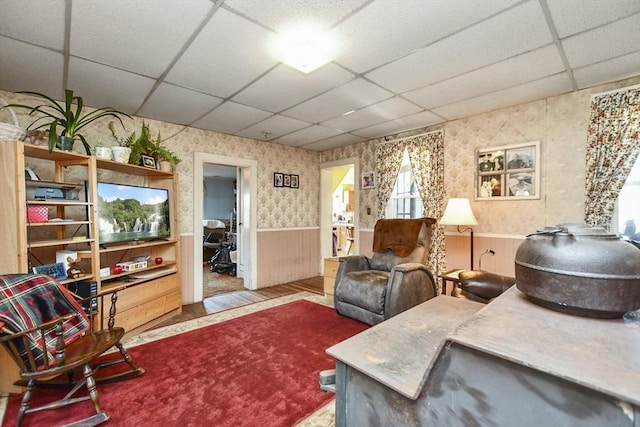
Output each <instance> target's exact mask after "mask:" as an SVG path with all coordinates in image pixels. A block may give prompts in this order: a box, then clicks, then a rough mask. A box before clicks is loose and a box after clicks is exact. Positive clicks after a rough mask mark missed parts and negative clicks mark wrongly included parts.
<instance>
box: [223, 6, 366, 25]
mask: <svg viewBox="0 0 640 427" xmlns="http://www.w3.org/2000/svg"><path fill="white" fill-rule="evenodd" d="M367 1H368V0H340V1H326V0H325V1H318V0H298V1H296V2H295V4H292V2H291V0H269V1H264V0H226V1H225V2H224V7H227V8H231V9H233V10H235V11H237V12H239V13H241V14H243V15H245V16H248V17H249V18H251V19H253V20H254V21H257V22H260V23H261V24H263V25H264V26H266V27H269V28H271V29H272V30H274V31H282V30H283V29H286V28H287V27H288V26H289V25H291V24H298V23H300V22H303V23H305V24H307V25H314V26H317V27H319V28H325V29H326V28H329V27H331V26H333V25H335V24H336V23H337V22H339V21H341V20H342V19H344V18H345V17H346V16H347V15H348V14H350V13H351V12H353V11H354V10H356V9H357V8H359V7H360V6H361V5H363V4H364V3H366V2H367Z"/></svg>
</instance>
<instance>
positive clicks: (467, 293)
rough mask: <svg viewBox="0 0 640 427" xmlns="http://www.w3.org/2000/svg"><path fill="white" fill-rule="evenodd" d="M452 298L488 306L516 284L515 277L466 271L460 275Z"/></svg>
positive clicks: (482, 271)
mask: <svg viewBox="0 0 640 427" xmlns="http://www.w3.org/2000/svg"><path fill="white" fill-rule="evenodd" d="M458 280H459V282H460V283H459V284H458V283H456V284H455V285H454V287H453V290H452V291H451V296H453V297H457V298H466V299H468V300H471V301H477V302H481V303H484V304H487V303H488V302H490V301H491V300H492V299H494V298H496V297H498V296H499V295H500V294H502V293H503V292H504V291H506V290H507V289H509V288H510V287H511V286H513V285H514V284H515V283H516V279H515V278H514V277H509V276H503V275H501V274H496V273H490V272H488V271H484V270H465V271H461V272H460V274H459V275H458Z"/></svg>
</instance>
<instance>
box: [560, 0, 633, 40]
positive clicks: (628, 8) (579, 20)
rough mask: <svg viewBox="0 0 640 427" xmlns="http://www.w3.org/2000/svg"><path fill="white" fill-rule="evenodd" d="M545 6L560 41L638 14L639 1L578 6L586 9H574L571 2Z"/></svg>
mask: <svg viewBox="0 0 640 427" xmlns="http://www.w3.org/2000/svg"><path fill="white" fill-rule="evenodd" d="M585 3H587V4H585ZM547 5H548V6H549V10H550V11H551V18H552V19H553V23H554V25H555V27H556V30H557V31H558V36H559V37H560V38H561V39H563V38H565V37H568V36H571V35H573V34H577V33H580V32H582V31H585V30H588V29H591V28H594V27H599V26H601V25H604V24H608V23H610V22H613V21H616V20H618V19H621V18H626V17H627V16H630V15H633V14H635V13H638V12H640V1H636V0H606V1H602V0H600V1H598V0H595V1H594V0H590V1H588V2H586V1H584V0H583V2H582V3H581V4H580V6H587V5H588V7H576V6H577V4H576V3H575V2H572V1H550V2H547ZM636 19H640V18H636Z"/></svg>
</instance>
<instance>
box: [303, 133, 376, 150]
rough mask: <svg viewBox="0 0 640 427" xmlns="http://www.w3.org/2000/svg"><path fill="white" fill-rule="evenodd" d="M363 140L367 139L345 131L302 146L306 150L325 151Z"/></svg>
mask: <svg viewBox="0 0 640 427" xmlns="http://www.w3.org/2000/svg"><path fill="white" fill-rule="evenodd" d="M363 141H365V139H364V138H361V137H359V136H357V135H353V134H350V133H343V134H340V135H337V136H333V137H331V138H327V139H323V140H322V141H318V142H312V143H311V144H306V145H303V146H301V147H300V148H304V149H305V150H314V151H325V150H331V149H333V148H338V147H345V146H347V145H351V144H357V143H359V142H363Z"/></svg>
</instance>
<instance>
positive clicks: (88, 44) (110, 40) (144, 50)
mask: <svg viewBox="0 0 640 427" xmlns="http://www.w3.org/2000/svg"><path fill="white" fill-rule="evenodd" d="M71 5H72V16H73V19H72V20H71V54H72V55H75V56H79V57H82V58H85V59H90V60H93V61H97V62H100V63H102V64H106V65H112V66H114V67H118V68H122V69H124V70H127V71H132V72H136V73H139V74H143V75H146V76H150V77H159V76H160V75H161V74H162V73H164V72H165V71H166V69H167V67H168V66H169V64H170V63H171V61H173V60H174V58H175V57H176V55H177V54H178V53H179V52H180V51H181V49H182V48H183V47H184V45H185V44H186V42H187V40H188V39H189V37H190V36H191V35H192V34H193V32H194V31H195V30H196V28H198V26H199V25H200V23H201V22H202V20H203V19H204V18H205V17H206V15H207V12H209V11H210V10H211V9H212V8H213V3H211V2H210V1H207V0H155V1H137V2H131V1H130V0H110V1H103V2H79V1H75V2H72V3H71ZM96 40H100V43H96V42H95V41H96ZM133 40H144V43H132V41H133Z"/></svg>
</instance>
